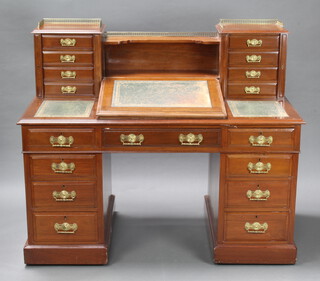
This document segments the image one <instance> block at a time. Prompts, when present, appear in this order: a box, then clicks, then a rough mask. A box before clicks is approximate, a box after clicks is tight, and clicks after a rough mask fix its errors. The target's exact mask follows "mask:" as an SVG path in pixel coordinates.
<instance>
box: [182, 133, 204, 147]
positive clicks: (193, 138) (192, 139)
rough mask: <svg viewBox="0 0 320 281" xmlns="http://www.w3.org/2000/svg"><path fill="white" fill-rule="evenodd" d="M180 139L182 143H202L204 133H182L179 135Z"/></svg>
mask: <svg viewBox="0 0 320 281" xmlns="http://www.w3.org/2000/svg"><path fill="white" fill-rule="evenodd" d="M179 141H180V143H181V145H200V143H201V142H202V141H203V136H202V134H198V135H195V134H192V133H190V134H187V135H184V134H180V135H179Z"/></svg>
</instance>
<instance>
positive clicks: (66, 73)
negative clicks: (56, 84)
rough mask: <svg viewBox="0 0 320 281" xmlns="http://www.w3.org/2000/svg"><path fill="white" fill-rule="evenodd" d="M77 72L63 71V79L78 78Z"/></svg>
mask: <svg viewBox="0 0 320 281" xmlns="http://www.w3.org/2000/svg"><path fill="white" fill-rule="evenodd" d="M76 76H77V72H75V71H69V70H68V71H61V78H62V79H76Z"/></svg>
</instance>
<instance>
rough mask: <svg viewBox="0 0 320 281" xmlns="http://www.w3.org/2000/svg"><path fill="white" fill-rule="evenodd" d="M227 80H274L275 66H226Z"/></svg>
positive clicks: (275, 76)
mask: <svg viewBox="0 0 320 281" xmlns="http://www.w3.org/2000/svg"><path fill="white" fill-rule="evenodd" d="M228 73H229V81H239V82H240V81H246V82H247V83H259V82H260V81H270V82H273V81H274V82H276V81H277V75H278V69H277V68H254V66H252V67H251V68H228Z"/></svg>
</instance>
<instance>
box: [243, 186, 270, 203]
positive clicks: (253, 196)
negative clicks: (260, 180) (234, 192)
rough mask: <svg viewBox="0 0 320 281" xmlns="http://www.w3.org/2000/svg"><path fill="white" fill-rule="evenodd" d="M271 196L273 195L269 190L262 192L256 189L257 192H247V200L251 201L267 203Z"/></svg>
mask: <svg viewBox="0 0 320 281" xmlns="http://www.w3.org/2000/svg"><path fill="white" fill-rule="evenodd" d="M270 195H271V194H270V191H269V190H268V189H267V190H265V191H262V190H261V189H256V190H255V191H252V190H248V191H247V198H248V199H249V200H250V201H267V200H268V198H269V197H270Z"/></svg>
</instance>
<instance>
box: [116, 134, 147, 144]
mask: <svg viewBox="0 0 320 281" xmlns="http://www.w3.org/2000/svg"><path fill="white" fill-rule="evenodd" d="M120 141H121V142H122V145H141V144H142V143H143V141H144V136H143V135H142V134H140V135H135V134H129V135H124V134H121V135H120Z"/></svg>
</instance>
